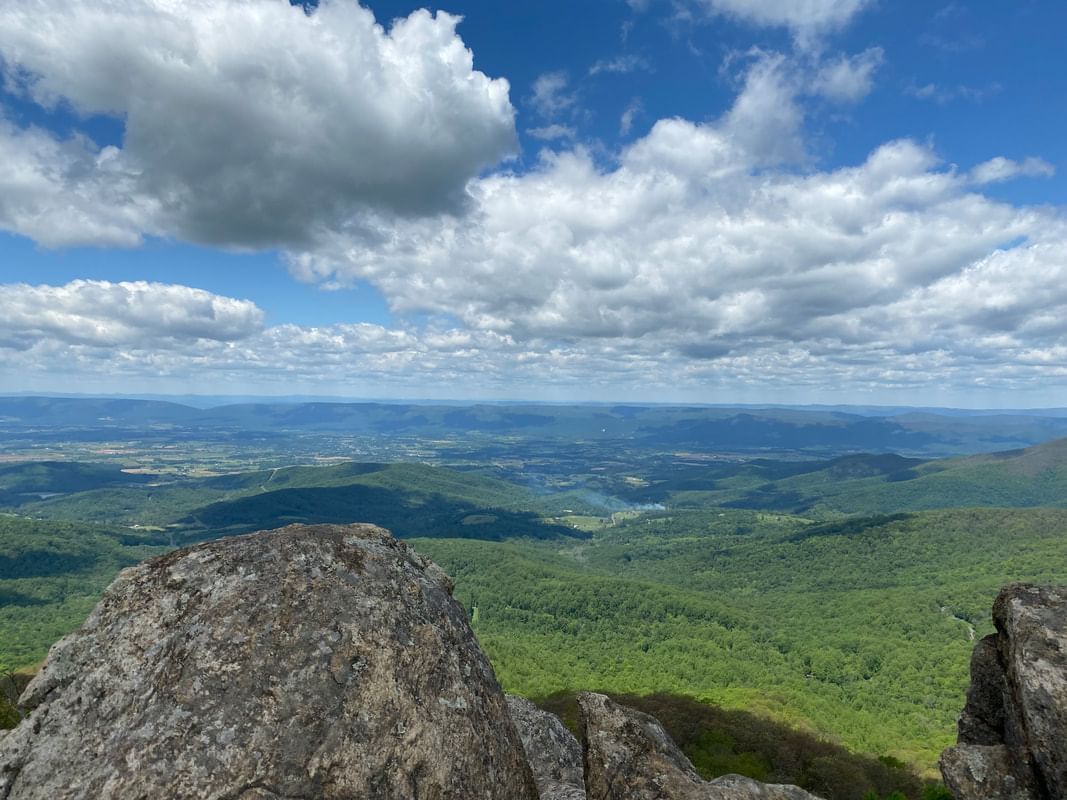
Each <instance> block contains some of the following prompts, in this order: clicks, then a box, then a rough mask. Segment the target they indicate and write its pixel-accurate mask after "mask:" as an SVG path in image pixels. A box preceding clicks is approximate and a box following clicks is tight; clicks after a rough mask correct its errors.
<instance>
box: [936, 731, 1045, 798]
mask: <svg viewBox="0 0 1067 800" xmlns="http://www.w3.org/2000/svg"><path fill="white" fill-rule="evenodd" d="M941 775H942V777H943V778H944V779H945V785H946V786H947V787H948V789H949V791H951V792H952V794H953V795H954V796H955V797H956V798H957V800H1034V798H1037V797H1040V794H1039V793H1038V788H1037V786H1036V785H1035V783H1034V775H1033V772H1032V771H1031V769H1030V767H1029V765H1028V764H1026V763H1025V762H1024V761H1023V760H1022V759H1021V758H1020V755H1019V754H1018V753H1016V752H1013V751H1012V750H1010V749H1009V748H1007V747H1005V746H1004V745H995V746H986V745H976V744H958V745H956V746H955V747H950V748H948V749H947V750H946V751H945V752H943V753H942V754H941Z"/></svg>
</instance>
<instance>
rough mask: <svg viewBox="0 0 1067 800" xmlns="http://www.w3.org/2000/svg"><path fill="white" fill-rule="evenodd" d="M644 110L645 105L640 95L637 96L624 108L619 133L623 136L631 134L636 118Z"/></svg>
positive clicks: (620, 118)
mask: <svg viewBox="0 0 1067 800" xmlns="http://www.w3.org/2000/svg"><path fill="white" fill-rule="evenodd" d="M644 110H645V106H644V104H643V103H642V102H641V98H640V97H635V98H634V99H633V100H631V101H630V102H629V103H628V104H627V105H626V108H625V109H623V112H622V116H620V117H619V133H620V134H621V135H622V136H629V135H630V131H631V130H632V129H633V127H634V120H635V119H636V118H637V117H638V115H639V114H641V113H642V112H643V111H644Z"/></svg>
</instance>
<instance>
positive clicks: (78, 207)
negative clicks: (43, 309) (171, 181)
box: [0, 118, 160, 247]
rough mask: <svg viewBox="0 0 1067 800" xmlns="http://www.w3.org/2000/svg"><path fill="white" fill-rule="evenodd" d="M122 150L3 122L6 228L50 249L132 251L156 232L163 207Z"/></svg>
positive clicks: (0, 186)
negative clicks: (145, 189) (87, 246)
mask: <svg viewBox="0 0 1067 800" xmlns="http://www.w3.org/2000/svg"><path fill="white" fill-rule="evenodd" d="M137 183H138V175H137V174H136V172H134V171H131V170H130V168H129V167H128V166H127V165H126V164H125V163H124V161H123V159H122V157H121V153H120V152H119V151H118V150H117V149H116V148H114V147H105V148H103V149H100V148H98V147H96V145H94V144H93V143H92V142H91V141H89V140H88V139H86V138H85V137H81V136H74V137H72V138H70V139H68V140H66V141H60V140H58V139H56V138H55V137H54V136H53V135H52V134H50V133H48V132H46V131H43V130H40V129H37V128H28V129H19V128H17V127H15V126H14V125H12V124H11V123H9V122H7V121H6V120H4V119H2V118H0V228H6V229H7V230H12V231H18V232H19V233H22V234H24V235H26V236H29V237H31V238H32V239H34V240H35V241H37V242H40V243H41V244H43V245H45V246H47V247H67V246H72V245H79V244H96V245H107V246H112V247H132V246H135V245H137V244H140V242H141V237H142V234H144V233H151V232H153V231H154V230H155V229H156V224H157V217H158V214H159V212H160V204H159V202H158V201H157V200H155V199H153V198H151V197H147V196H144V195H142V194H141V193H140V192H139V190H138V188H137Z"/></svg>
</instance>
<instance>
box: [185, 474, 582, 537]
mask: <svg viewBox="0 0 1067 800" xmlns="http://www.w3.org/2000/svg"><path fill="white" fill-rule="evenodd" d="M294 522H301V523H308V524H314V523H338V524H342V523H348V522H373V523H374V524H376V525H381V526H382V527H383V528H388V529H389V530H390V531H391V532H392V533H393V535H395V536H397V537H398V538H401V539H410V538H414V537H427V538H438V539H441V538H456V539H483V540H487V541H502V540H504V539H514V538H521V537H528V538H534V539H556V538H561V537H567V538H572V539H574V538H580V539H585V538H589V535H590V534H588V533H584V532H581V531H577V530H574V529H573V528H569V527H566V526H563V525H555V524H549V523H546V522H543V521H542V520H541V518H540V517H538V516H537V515H536V514H533V513H529V512H516V511H505V510H502V509H495V508H490V509H487V508H482V507H478V506H475V505H472V504H470V503H461V502H456V501H453V500H448V499H445V498H443V497H441V496H440V495H432V496H429V497H418V496H416V497H413V496H412V495H406V494H401V493H399V492H395V491H393V490H390V489H384V488H380V487H374V486H360V485H348V486H336V487H318V488H306V489H280V490H278V491H274V492H266V493H264V494H257V495H253V496H251V497H243V498H240V499H237V500H228V501H223V502H219V503H212V504H211V505H208V506H204V507H203V508H201V509H199V510H197V511H194V512H193V513H191V514H190V515H189V516H188V517H186V518H184V519H183V520H181V524H182V525H183V526H188V527H187V530H185V531H183V533H182V538H183V539H184V540H186V541H193V540H201V539H203V538H205V535H207V536H209V537H217V536H228V535H233V534H238V533H251V532H253V531H258V530H264V529H269V528H278V527H281V526H283V525H289V524H292V523H294Z"/></svg>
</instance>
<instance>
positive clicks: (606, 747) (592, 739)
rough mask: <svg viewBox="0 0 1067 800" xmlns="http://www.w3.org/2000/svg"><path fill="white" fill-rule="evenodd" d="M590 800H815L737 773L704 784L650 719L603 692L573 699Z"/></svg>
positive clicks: (777, 785) (656, 723)
mask: <svg viewBox="0 0 1067 800" xmlns="http://www.w3.org/2000/svg"><path fill="white" fill-rule="evenodd" d="M578 705H579V706H580V707H581V710H582V717H583V725H584V733H585V736H584V739H585V741H584V745H585V768H586V773H585V788H586V794H587V796H588V799H589V800H815V798H814V795H811V794H809V793H808V792H806V791H804V790H803V789H799V788H797V787H796V786H783V785H779V784H764V783H760V782H759V781H754V780H752V779H751V778H745V777H742V776H740V775H725V776H723V777H721V778H716V779H715V780H713V781H704V780H702V779H701V777H700V776H699V775H698V774H697V771H696V770H695V769H694V768H693V765H692V763H690V761H689V759H688V758H686V757H685V754H684V753H682V751H681V750H679V749H678V746H677V745H675V743H674V742H673V741H672V740H671V738H670V736H668V735H667V732H666V731H665V730H663V726H662V725H660V723H659V721H658V720H656V718H655V717H651V716H649V715H648V714H643V713H641V712H640V711H635V710H634V709H632V708H627V707H626V706H621V705H619V704H617V703H614V702H612V701H611V700H610V699H608V698H607V697H605V696H604V695H602V694H592V693H589V692H583V693H582V694H580V695H578Z"/></svg>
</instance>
